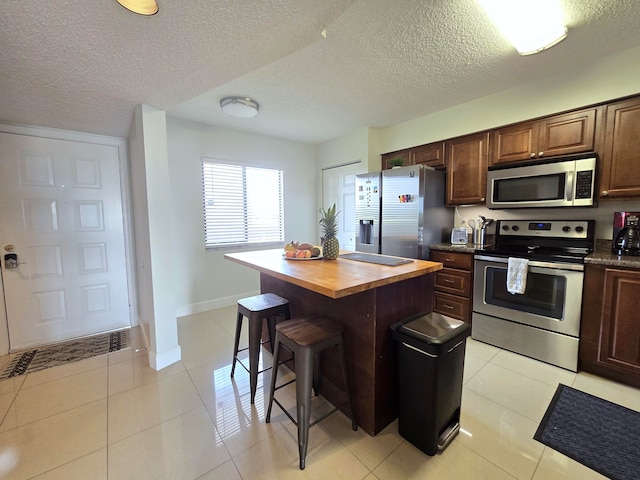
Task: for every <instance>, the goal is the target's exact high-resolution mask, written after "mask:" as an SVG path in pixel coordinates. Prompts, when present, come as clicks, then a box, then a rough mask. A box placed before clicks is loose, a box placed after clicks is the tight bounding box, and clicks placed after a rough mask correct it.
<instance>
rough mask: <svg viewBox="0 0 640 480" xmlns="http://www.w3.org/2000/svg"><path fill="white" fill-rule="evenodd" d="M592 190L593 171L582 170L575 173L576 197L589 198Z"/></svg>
mask: <svg viewBox="0 0 640 480" xmlns="http://www.w3.org/2000/svg"><path fill="white" fill-rule="evenodd" d="M592 191H593V171H592V170H583V171H581V172H577V173H576V198H577V199H578V198H591V194H592Z"/></svg>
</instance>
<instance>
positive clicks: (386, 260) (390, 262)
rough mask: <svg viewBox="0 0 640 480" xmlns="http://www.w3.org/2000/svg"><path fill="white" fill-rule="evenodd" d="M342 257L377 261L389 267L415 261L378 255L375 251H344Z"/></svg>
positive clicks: (370, 261)
mask: <svg viewBox="0 0 640 480" xmlns="http://www.w3.org/2000/svg"><path fill="white" fill-rule="evenodd" d="M340 258H346V259H347V260H357V261H358V262H367V263H377V264H378V265H386V266H388V267H395V266H396V265H404V264H405V263H411V262H413V260H410V259H408V258H398V257H385V256H384V255H377V254H375V253H344V254H341V255H340Z"/></svg>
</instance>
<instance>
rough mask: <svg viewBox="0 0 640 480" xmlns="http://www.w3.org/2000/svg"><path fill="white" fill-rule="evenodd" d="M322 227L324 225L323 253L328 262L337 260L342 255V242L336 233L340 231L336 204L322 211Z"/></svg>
mask: <svg viewBox="0 0 640 480" xmlns="http://www.w3.org/2000/svg"><path fill="white" fill-rule="evenodd" d="M319 223H320V225H322V253H323V255H324V258H326V259H327V260H335V259H336V258H338V254H339V253H340V242H338V237H336V233H337V231H338V213H337V212H336V204H335V203H334V204H333V205H332V206H331V207H329V208H327V209H326V210H324V209H322V208H321V209H320V222H319Z"/></svg>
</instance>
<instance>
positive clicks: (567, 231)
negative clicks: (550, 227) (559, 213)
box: [562, 225, 571, 233]
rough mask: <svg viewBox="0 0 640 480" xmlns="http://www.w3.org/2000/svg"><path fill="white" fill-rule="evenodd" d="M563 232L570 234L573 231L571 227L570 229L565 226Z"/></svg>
mask: <svg viewBox="0 0 640 480" xmlns="http://www.w3.org/2000/svg"><path fill="white" fill-rule="evenodd" d="M562 231H563V232H564V233H569V232H570V231H571V227H568V226H566V225H565V226H564V227H562Z"/></svg>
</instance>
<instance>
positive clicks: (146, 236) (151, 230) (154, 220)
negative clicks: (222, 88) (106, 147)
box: [129, 105, 181, 370]
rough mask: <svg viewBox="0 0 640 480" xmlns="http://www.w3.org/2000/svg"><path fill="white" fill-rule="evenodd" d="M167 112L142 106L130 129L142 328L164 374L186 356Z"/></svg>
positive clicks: (153, 361)
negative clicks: (177, 300) (180, 318)
mask: <svg viewBox="0 0 640 480" xmlns="http://www.w3.org/2000/svg"><path fill="white" fill-rule="evenodd" d="M166 130H167V128H166V118H165V112H164V111H162V110H157V109H154V108H152V107H149V106H147V105H138V106H137V107H136V109H135V114H134V120H133V124H132V126H131V130H130V137H129V148H130V152H131V181H132V185H133V187H132V202H133V211H134V212H133V221H134V227H135V240H136V267H137V268H136V273H137V278H138V295H139V300H140V302H139V308H140V324H141V326H142V328H143V332H144V334H145V336H146V337H147V341H148V344H149V365H150V366H151V368H154V369H155V370H160V369H162V368H164V367H165V366H167V365H170V364H172V363H174V362H176V361H179V360H180V358H181V350H180V346H179V345H178V326H177V321H176V314H175V313H176V303H175V294H174V291H175V279H174V278H173V268H172V264H171V262H170V261H168V260H170V259H171V257H172V255H173V252H174V244H175V240H174V239H173V238H172V232H173V229H172V225H171V216H170V215H168V212H170V208H171V207H170V204H171V200H172V198H171V191H170V185H169V167H168V159H167V134H166Z"/></svg>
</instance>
